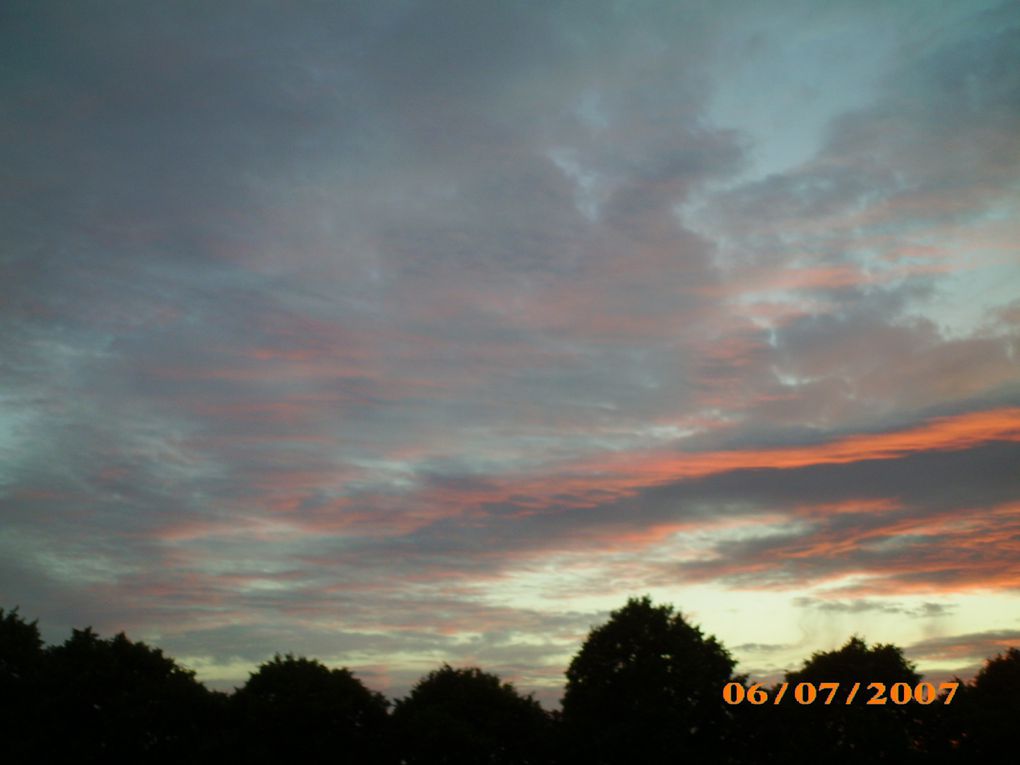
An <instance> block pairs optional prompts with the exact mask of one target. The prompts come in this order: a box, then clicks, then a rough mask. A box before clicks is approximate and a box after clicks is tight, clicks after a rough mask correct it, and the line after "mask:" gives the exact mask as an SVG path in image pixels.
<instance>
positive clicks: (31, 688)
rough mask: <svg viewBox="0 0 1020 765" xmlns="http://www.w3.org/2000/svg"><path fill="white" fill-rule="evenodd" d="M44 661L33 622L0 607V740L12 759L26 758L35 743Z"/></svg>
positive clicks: (41, 647) (41, 646)
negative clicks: (34, 734)
mask: <svg viewBox="0 0 1020 765" xmlns="http://www.w3.org/2000/svg"><path fill="white" fill-rule="evenodd" d="M44 658H45V654H44V652H43V642H42V637H41V636H40V635H39V627H38V626H37V622H26V621H25V620H24V619H22V618H21V616H19V615H18V609H17V608H16V607H15V608H14V609H12V610H11V611H7V612H5V611H4V610H3V609H2V608H0V732H2V736H0V740H3V741H4V742H5V744H6V746H5V749H6V751H7V753H8V754H9V755H11V756H12V757H13V759H14V760H18V759H21V758H27V757H28V756H29V754H30V752H31V751H32V749H33V747H34V744H35V740H34V739H35V737H34V736H31V735H30V734H31V733H32V732H33V731H35V730H37V729H38V727H39V723H40V721H39V720H38V714H39V706H40V703H41V701H42V690H41V679H42V678H41V673H42V670H43V660H44Z"/></svg>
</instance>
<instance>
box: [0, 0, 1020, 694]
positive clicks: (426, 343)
mask: <svg viewBox="0 0 1020 765" xmlns="http://www.w3.org/2000/svg"><path fill="white" fill-rule="evenodd" d="M0 523H2V525H0V607H4V608H11V607H13V606H15V605H20V608H21V613H22V614H23V615H24V616H26V617H28V618H30V619H33V618H36V617H38V618H39V624H40V627H41V629H42V631H43V636H44V638H45V639H46V640H48V641H50V642H60V641H63V640H64V639H65V638H66V637H67V635H68V633H69V630H70V628H71V627H72V626H74V627H84V626H85V625H88V624H91V625H92V626H93V627H94V628H95V629H96V630H97V631H99V632H100V633H102V634H104V635H109V634H112V633H114V632H117V631H120V630H125V631H126V632H127V633H128V636H129V637H131V638H134V639H141V640H145V641H147V642H150V643H154V644H156V645H158V646H160V647H162V648H163V649H164V650H165V651H166V652H167V653H169V654H170V655H172V656H175V657H176V658H178V659H179V660H180V661H181V662H182V663H183V664H185V665H186V666H188V667H190V668H193V669H195V670H197V672H198V676H199V678H200V679H202V680H204V681H206V682H208V683H209V684H210V685H211V686H212V687H216V688H230V687H232V686H234V685H236V684H240V683H241V682H243V681H244V679H245V678H246V677H247V675H248V672H249V671H251V670H252V669H253V668H254V667H255V666H256V665H257V664H258V663H260V662H261V661H264V660H265V659H267V658H269V657H270V656H271V655H272V654H273V653H274V652H276V651H279V652H286V651H291V652H294V653H296V654H303V655H307V656H314V657H317V658H319V659H321V660H323V661H325V662H326V663H328V664H330V665H335V666H341V665H342V666H348V667H351V668H352V669H353V670H354V671H355V672H356V674H357V675H358V676H359V677H360V678H362V679H363V680H364V681H365V682H366V683H367V684H368V685H369V686H370V687H373V688H375V689H377V690H380V691H383V692H384V693H386V694H388V695H390V696H393V695H397V694H402V693H403V692H405V691H406V689H407V688H408V687H409V685H410V684H411V683H412V682H413V681H414V680H415V679H417V678H418V677H419V676H420V675H422V674H423V673H425V672H427V671H428V670H431V669H434V668H435V667H437V666H438V665H439V664H440V663H441V662H443V661H448V662H450V663H452V664H455V665H477V666H481V667H482V668H483V669H486V670H488V671H492V672H497V673H499V674H500V675H501V676H503V677H504V678H506V679H509V680H512V681H514V682H515V684H517V685H518V687H520V688H521V689H522V690H525V691H536V692H537V693H538V696H539V698H541V699H542V701H543V702H544V703H547V704H554V703H555V702H556V701H557V700H558V698H559V696H560V692H561V688H562V684H563V671H564V669H565V668H566V665H567V663H568V662H569V659H570V657H571V656H572V655H573V654H574V653H575V652H576V651H577V649H578V647H579V646H580V644H581V642H582V641H583V639H584V637H585V635H586V634H587V632H588V629H589V628H590V627H591V626H592V625H594V624H598V623H601V622H603V621H604V620H605V619H606V617H607V615H608V613H609V611H610V610H612V609H615V608H618V607H619V606H621V605H623V603H624V602H625V601H626V599H627V597H628V596H637V595H642V594H649V595H651V596H652V598H653V599H654V600H655V601H656V602H668V603H672V604H674V605H675V606H676V607H677V608H678V609H679V610H680V611H681V612H682V613H683V614H684V615H685V616H687V617H688V618H689V619H690V620H691V621H693V622H694V623H696V624H698V625H700V626H701V627H702V629H703V630H704V631H705V632H707V633H710V634H714V635H716V636H717V637H718V638H719V639H720V640H721V641H722V642H723V643H724V644H725V645H726V646H727V647H728V648H729V649H730V650H731V651H732V653H733V655H734V657H735V658H736V659H737V660H738V662H739V670H740V671H742V672H747V673H750V674H751V675H753V676H754V677H756V678H769V679H771V678H775V677H776V676H777V674H778V673H780V672H781V671H782V670H783V669H786V668H793V667H794V666H797V665H799V663H800V662H801V661H802V660H803V659H805V658H807V657H808V656H810V654H811V653H812V652H813V651H817V650H827V649H831V648H834V647H837V646H839V645H841V644H843V643H844V642H845V641H846V640H847V638H848V637H849V636H850V635H851V634H852V633H854V632H857V633H859V634H861V635H863V636H864V637H865V638H866V639H867V640H868V641H880V642H893V643H895V644H897V645H899V646H901V647H903V648H904V649H905V653H906V655H907V657H908V658H910V659H912V660H914V661H916V662H917V663H918V666H919V669H921V670H922V671H925V672H929V673H941V674H945V673H952V672H959V673H961V674H963V675H964V676H968V677H969V676H970V675H972V674H973V672H974V670H975V668H976V667H977V666H978V665H980V663H981V660H982V659H983V658H985V657H987V656H991V655H994V654H995V653H997V652H999V651H1002V650H1004V648H1005V647H1006V646H1009V645H1020V5H1018V4H1017V3H1016V2H1015V1H1013V0H1006V1H1005V2H1003V1H999V0H995V1H990V2H952V3H934V2H922V1H920V0H914V1H904V2H877V1H875V2H864V1H862V0H846V1H845V2H819V1H818V0H807V1H805V2H793V1H787V2H750V1H748V2H725V1H724V2H672V1H671V2H666V1H663V2H625V1H623V0H620V1H619V2H600V1H598V0H584V1H583V2H582V1H581V0H577V1H575V2H510V1H509V0H507V1H505V2H498V3H497V2H479V1H471V2H468V1H467V0H465V1H464V2H413V1H411V0H399V1H397V0H394V1H392V2H381V1H379V0H373V1H372V2H363V3H362V2H346V3H325V2H257V1H254V0H253V1H252V2H236V3H235V2H224V1H220V0H217V1H216V2H134V1H132V2H126V1H125V2H119V1H117V2H115V1H113V0H110V1H108V2H45V1H43V2H40V1H38V0H12V1H10V2H4V3H2V4H0ZM864 679H866V678H862V680H864Z"/></svg>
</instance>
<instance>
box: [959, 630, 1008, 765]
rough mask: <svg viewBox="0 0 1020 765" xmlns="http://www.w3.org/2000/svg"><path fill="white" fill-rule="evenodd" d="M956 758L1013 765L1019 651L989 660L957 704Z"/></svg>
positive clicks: (962, 688) (965, 689) (963, 688)
mask: <svg viewBox="0 0 1020 765" xmlns="http://www.w3.org/2000/svg"><path fill="white" fill-rule="evenodd" d="M956 712H957V715H956V718H955V721H956V722H957V724H958V739H959V742H960V743H959V754H960V755H961V756H962V757H963V759H964V760H970V761H974V762H987V763H998V762H1003V763H1006V762H1008V763H1012V762H1016V759H1017V754H1016V725H1017V723H1018V722H1020V649H1017V648H1010V649H1008V650H1007V651H1006V653H1005V654H999V655H998V656H996V657H994V658H992V659H989V660H988V661H987V662H985V666H984V667H982V669H981V671H980V672H978V673H977V675H976V676H975V677H974V680H973V682H972V683H971V684H969V685H967V686H965V687H961V688H960V692H959V698H958V699H957V701H956Z"/></svg>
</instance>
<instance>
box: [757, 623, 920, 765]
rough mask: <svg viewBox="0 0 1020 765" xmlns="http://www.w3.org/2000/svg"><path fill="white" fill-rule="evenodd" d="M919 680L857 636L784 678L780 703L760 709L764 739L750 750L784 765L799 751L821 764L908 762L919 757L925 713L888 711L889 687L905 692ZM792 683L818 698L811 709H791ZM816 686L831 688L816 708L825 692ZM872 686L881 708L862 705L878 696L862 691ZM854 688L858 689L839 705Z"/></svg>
mask: <svg viewBox="0 0 1020 765" xmlns="http://www.w3.org/2000/svg"><path fill="white" fill-rule="evenodd" d="M920 679H921V676H920V675H919V674H918V673H917V672H916V671H915V669H914V665H913V664H911V663H910V662H908V661H907V660H906V659H905V658H904V656H903V652H902V650H901V649H899V648H898V647H896V646H894V645H874V646H871V647H868V645H867V643H866V642H865V641H864V640H862V639H861V638H860V637H857V636H854V637H851V638H850V639H849V640H848V641H847V642H846V644H845V645H843V646H842V647H841V648H839V649H838V650H834V651H820V652H817V653H815V654H813V655H812V656H811V658H810V659H808V660H807V661H805V662H804V666H803V667H802V668H801V669H799V670H796V671H793V672H787V673H786V683H787V684H788V687H787V691H786V695H785V696H784V700H783V702H782V703H781V704H780V705H778V706H777V705H769V706H766V707H762V708H761V715H762V716H764V719H765V722H766V730H767V735H765V736H763V737H760V738H759V739H758V741H757V745H758V747H759V748H760V749H761V750H764V751H769V752H772V753H773V754H774V755H775V759H776V761H785V762H789V761H791V758H792V759H797V758H798V757H799V756H802V755H803V754H804V753H806V752H811V753H813V755H815V754H816V755H817V756H819V757H823V758H824V759H825V761H826V762H829V763H843V762H846V763H860V762H885V761H890V760H895V761H897V762H911V761H914V760H916V759H918V758H920V756H921V752H920V746H919V744H918V742H919V740H920V739H921V735H922V729H923V727H924V725H923V723H924V719H923V716H924V714H925V709H926V708H925V707H922V706H921V705H919V704H917V703H916V702H913V701H911V702H910V703H907V704H903V705H900V704H896V703H894V702H893V700H892V698H891V696H890V694H891V692H892V688H893V686H894V685H895V684H896V683H906V684H907V686H909V688H910V690H911V692H912V691H913V689H914V687H915V685H916V684H917V683H918V681H920ZM800 683H810V684H811V685H812V686H813V687H814V688H815V689H816V690H817V691H818V694H819V696H818V698H817V699H816V700H815V701H814V702H813V703H810V704H800V703H798V702H797V700H796V695H795V694H796V688H797V686H798V685H799V684H800ZM820 683H839V688H838V690H837V691H836V693H835V695H834V696H833V698H832V702H831V703H830V704H825V703H824V700H825V699H826V698H827V697H828V695H829V691H828V690H824V691H822V690H819V684H820ZM872 683H881V684H882V685H883V686H884V691H883V692H882V694H881V696H884V697H885V699H886V701H885V702H884V703H883V704H868V701H869V700H871V699H873V698H875V697H876V696H877V695H878V694H879V689H878V688H877V687H869V686H870V685H871V684H872ZM855 684H857V685H858V686H859V687H858V690H857V692H856V694H855V695H854V696H853V699H852V702H851V703H850V704H847V699H848V697H849V694H850V693H851V692H852V689H853V687H854V685H855ZM777 692H778V688H777V689H773V691H772V692H771V693H770V694H769V697H770V698H772V699H774V698H775V694H776V693H777ZM759 730H760V726H759Z"/></svg>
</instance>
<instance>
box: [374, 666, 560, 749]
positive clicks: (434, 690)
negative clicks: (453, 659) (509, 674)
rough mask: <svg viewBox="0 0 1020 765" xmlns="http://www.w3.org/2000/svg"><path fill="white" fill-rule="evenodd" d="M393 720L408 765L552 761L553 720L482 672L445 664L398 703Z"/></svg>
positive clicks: (538, 708)
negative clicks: (550, 758) (550, 759)
mask: <svg viewBox="0 0 1020 765" xmlns="http://www.w3.org/2000/svg"><path fill="white" fill-rule="evenodd" d="M393 718H394V723H395V725H396V729H397V731H398V734H399V736H400V742H401V758H402V761H403V762H405V763H407V764H408V765H482V764H483V763H484V764H486V765H532V764H537V763H545V762H548V761H549V756H550V746H551V733H552V724H551V720H550V718H549V716H548V715H547V714H546V713H545V712H544V711H543V709H542V707H541V706H540V705H539V703H538V702H537V701H535V700H534V698H532V697H531V696H530V695H528V696H522V695H521V694H519V693H518V692H517V690H516V689H515V688H514V687H513V685H511V684H510V683H504V682H502V681H501V680H500V679H499V677H497V676H496V675H492V674H489V673H486V672H482V671H481V670H480V669H476V668H468V669H454V668H453V667H451V666H449V665H448V664H444V665H443V666H442V667H441V668H440V669H437V670H435V671H433V672H430V673H429V674H428V675H426V676H425V677H424V678H422V679H421V680H419V681H418V684H417V685H415V687H414V688H413V689H412V690H411V693H410V694H409V695H408V696H407V697H406V698H404V699H401V700H400V701H398V702H397V704H396V708H395V709H394V712H393Z"/></svg>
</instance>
